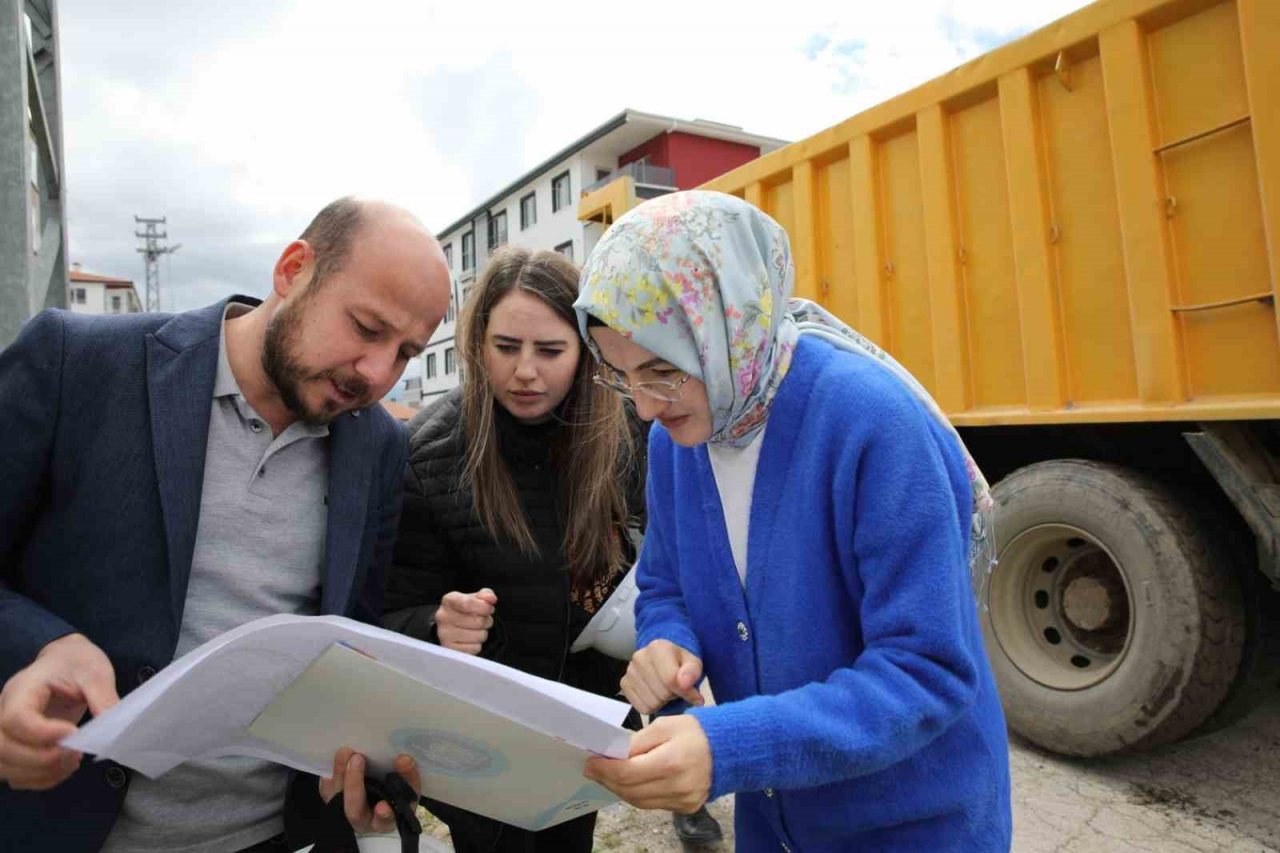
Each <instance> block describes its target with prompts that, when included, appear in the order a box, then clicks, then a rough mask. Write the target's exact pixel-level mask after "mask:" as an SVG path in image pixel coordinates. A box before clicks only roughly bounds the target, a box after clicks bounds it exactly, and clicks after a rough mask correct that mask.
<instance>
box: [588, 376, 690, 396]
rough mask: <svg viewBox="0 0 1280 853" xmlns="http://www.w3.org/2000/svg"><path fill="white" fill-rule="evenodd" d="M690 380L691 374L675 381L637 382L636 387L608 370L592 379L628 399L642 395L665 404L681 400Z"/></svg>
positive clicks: (654, 380)
mask: <svg viewBox="0 0 1280 853" xmlns="http://www.w3.org/2000/svg"><path fill="white" fill-rule="evenodd" d="M690 378H691V377H690V376H689V374H687V373H686V374H684V375H683V376H681V377H680V378H679V379H676V380H674V381H668V380H664V379H653V380H650V381H648V382H637V383H636V384H634V385H628V384H627V383H626V381H625V380H624V379H623V378H622V375H621V374H619V373H617V372H616V371H613V370H610V369H608V368H601V369H600V370H597V371H596V373H595V375H594V376H592V377H591V381H593V382H595V383H596V384H597V385H603V386H604V387H606V388H609V389H610V390H613V391H617V392H618V393H619V394H621V395H622V396H624V397H627V398H628V399H634V398H635V395H636V394H637V393H640V394H644V395H645V396H646V397H652V398H653V399H655V400H660V401H662V402H663V403H674V402H675V401H676V400H679V399H680V389H681V388H683V387H684V383H686V382H688V381H689V379H690Z"/></svg>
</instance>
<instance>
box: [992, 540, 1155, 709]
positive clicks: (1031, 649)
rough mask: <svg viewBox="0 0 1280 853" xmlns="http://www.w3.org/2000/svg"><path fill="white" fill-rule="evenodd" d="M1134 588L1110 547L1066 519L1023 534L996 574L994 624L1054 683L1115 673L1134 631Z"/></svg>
mask: <svg viewBox="0 0 1280 853" xmlns="http://www.w3.org/2000/svg"><path fill="white" fill-rule="evenodd" d="M1132 600H1133V599H1132V595H1131V591H1130V589H1129V585H1128V582H1127V581H1126V579H1125V575H1124V572H1123V571H1122V570H1121V568H1120V564H1119V563H1118V562H1117V560H1116V559H1115V557H1114V555H1113V554H1112V553H1111V552H1110V551H1109V550H1107V548H1106V546H1105V545H1103V544H1102V543H1101V542H1099V541H1098V540H1097V539H1095V538H1094V537H1092V536H1090V535H1089V534H1088V533H1087V532H1085V531H1083V530H1081V529H1079V528H1077V527H1072V526H1071V525H1066V524H1044V525H1039V526H1037V527H1032V528H1030V529H1028V530H1024V531H1023V532H1022V533H1019V534H1018V535H1017V536H1016V537H1015V538H1014V539H1013V540H1012V541H1010V542H1009V543H1008V544H1007V545H1006V546H1005V547H1004V549H1003V550H1002V551H1001V553H1000V556H999V561H998V563H997V564H996V567H995V569H994V571H993V572H992V576H991V589H990V595H989V607H990V613H991V617H990V618H991V629H992V633H993V634H994V635H995V639H996V642H998V643H999V645H1000V648H1001V650H1002V651H1003V652H1004V655H1005V657H1006V658H1008V660H1009V661H1010V662H1011V663H1012V664H1013V665H1014V666H1015V667H1017V668H1018V670H1019V671H1021V672H1022V674H1023V675H1025V676H1026V677H1027V678H1030V679H1031V680H1033V681H1036V682H1038V683H1040V684H1042V685H1044V686H1045V687H1049V688H1052V689H1055V690H1084V689H1087V688H1089V687H1093V686H1094V685H1096V684H1099V683H1100V682H1102V681H1104V680H1105V679H1106V678H1107V677H1108V676H1110V675H1111V673H1113V672H1115V670H1116V668H1117V667H1119V665H1120V662H1121V661H1122V660H1124V656H1125V654H1126V653H1127V652H1128V649H1129V643H1130V641H1131V639H1132V637H1133V622H1134V616H1133V608H1132V606H1131V602H1132Z"/></svg>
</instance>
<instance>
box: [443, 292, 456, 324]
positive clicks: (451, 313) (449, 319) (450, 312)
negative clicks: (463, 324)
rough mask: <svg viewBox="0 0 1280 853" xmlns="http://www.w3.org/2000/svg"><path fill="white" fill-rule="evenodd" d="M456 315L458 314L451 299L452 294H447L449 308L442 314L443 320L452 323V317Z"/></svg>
mask: <svg viewBox="0 0 1280 853" xmlns="http://www.w3.org/2000/svg"><path fill="white" fill-rule="evenodd" d="M456 316H458V309H457V307H456V305H455V303H454V301H453V295H452V294H450V296H449V310H448V311H446V312H445V315H444V321H445V322H446V323H452V322H453V318H454V317H456Z"/></svg>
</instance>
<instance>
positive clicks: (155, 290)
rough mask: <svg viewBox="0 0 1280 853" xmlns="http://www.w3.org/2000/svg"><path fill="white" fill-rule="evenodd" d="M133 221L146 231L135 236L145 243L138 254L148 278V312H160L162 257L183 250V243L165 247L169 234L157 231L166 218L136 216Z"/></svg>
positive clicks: (135, 233) (136, 233)
mask: <svg viewBox="0 0 1280 853" xmlns="http://www.w3.org/2000/svg"><path fill="white" fill-rule="evenodd" d="M133 221H134V222H136V223H137V224H139V225H141V226H142V227H143V229H144V230H142V231H134V232H133V233H134V236H135V237H137V238H138V239H140V240H142V241H143V244H142V246H140V247H139V248H138V250H137V251H138V252H140V253H141V254H142V260H143V262H144V265H145V267H146V276H147V282H146V286H147V310H148V311H159V310H160V257H161V256H162V255H172V254H173V253H174V252H176V251H178V250H179V249H181V248H182V244H181V243H175V244H174V245H172V246H165V245H164V244H163V241H164V240H167V239H169V233H168V232H167V231H166V232H161V231H159V230H157V226H159V225H164V224H165V217H163V216H161V217H160V218H159V219H147V218H145V217H142V216H138V215H136V214H135V215H134V217H133Z"/></svg>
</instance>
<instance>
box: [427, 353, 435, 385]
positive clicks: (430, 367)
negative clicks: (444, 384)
mask: <svg viewBox="0 0 1280 853" xmlns="http://www.w3.org/2000/svg"><path fill="white" fill-rule="evenodd" d="M427 378H428V379H435V378H436V354H435V353H433V352H429V353H427Z"/></svg>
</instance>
